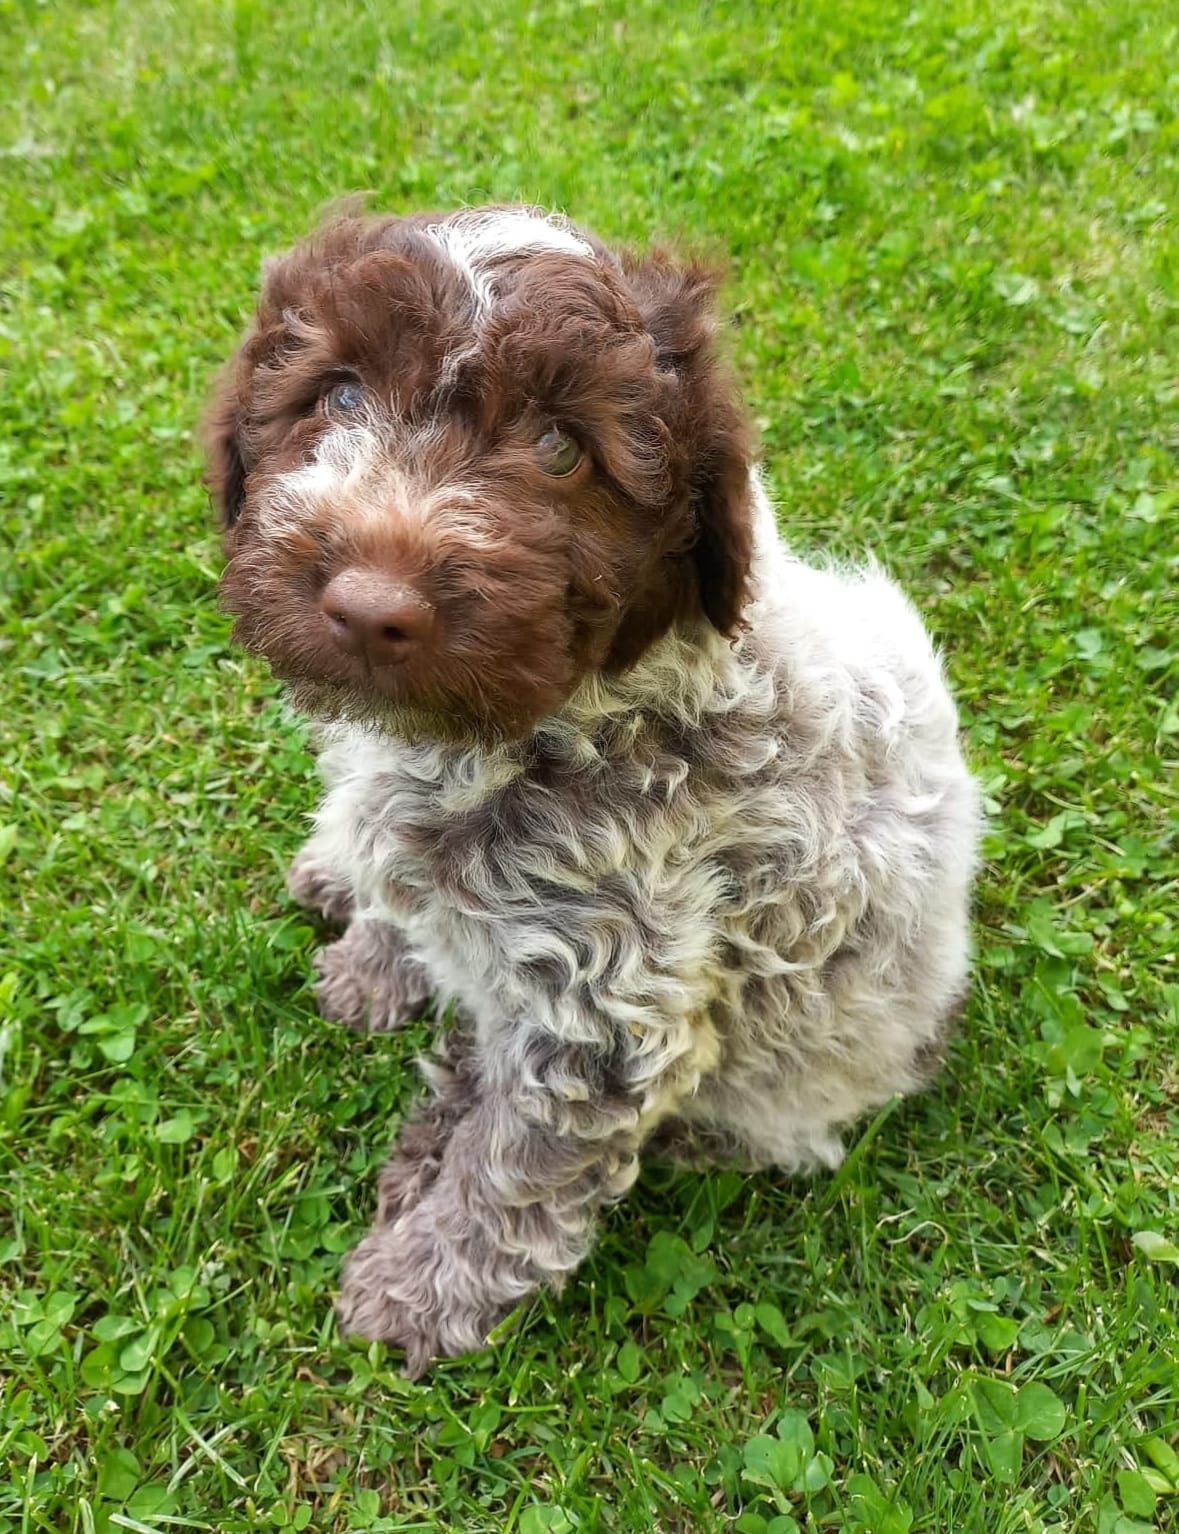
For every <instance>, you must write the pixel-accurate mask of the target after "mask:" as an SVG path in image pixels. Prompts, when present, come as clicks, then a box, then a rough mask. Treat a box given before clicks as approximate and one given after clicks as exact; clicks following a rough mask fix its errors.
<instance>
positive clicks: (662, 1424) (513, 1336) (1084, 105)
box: [0, 0, 1179, 1534]
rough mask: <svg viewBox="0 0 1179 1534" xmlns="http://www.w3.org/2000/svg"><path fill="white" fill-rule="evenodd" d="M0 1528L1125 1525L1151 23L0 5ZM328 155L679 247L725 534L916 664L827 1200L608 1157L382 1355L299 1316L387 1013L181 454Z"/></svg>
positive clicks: (1145, 1101)
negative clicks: (920, 835)
mask: <svg viewBox="0 0 1179 1534" xmlns="http://www.w3.org/2000/svg"><path fill="white" fill-rule="evenodd" d="M0 39H2V42H3V46H2V48H0V360H2V368H3V372H4V374H5V377H4V381H3V388H2V392H0V526H2V529H3V544H2V547H3V548H4V550H5V552H4V554H3V559H2V567H0V582H2V588H0V589H2V591H3V606H2V609H0V646H2V663H3V708H2V716H0V760H2V763H3V770H2V774H0V778H2V783H0V861H2V863H3V867H2V869H0V884H2V891H0V901H2V909H3V916H4V935H3V951H2V956H0V1159H2V1164H3V1187H4V1191H5V1200H4V1203H5V1206H6V1210H5V1213H6V1218H5V1219H4V1222H3V1225H2V1226H0V1259H2V1264H0V1292H2V1294H3V1305H2V1308H0V1373H2V1384H0V1388H2V1392H3V1404H2V1411H0V1450H2V1453H0V1464H3V1463H5V1462H6V1463H7V1466H8V1470H7V1472H6V1473H5V1472H4V1471H2V1470H0V1476H4V1475H5V1474H6V1478H5V1479H4V1481H3V1484H2V1485H0V1534H4V1531H17V1530H19V1531H21V1534H26V1531H34V1530H47V1531H53V1534H74V1531H78V1534H106V1531H108V1530H112V1529H130V1530H138V1531H140V1534H142V1531H161V1534H171V1531H182V1530H187V1529H203V1530H215V1531H218V1534H231V1531H238V1530H242V1531H245V1530H250V1531H253V1530H266V1529H276V1530H281V1529H288V1528H289V1529H310V1530H314V1531H322V1534H336V1531H344V1530H354V1529H356V1530H359V1529H370V1530H380V1531H388V1534H392V1531H401V1530H405V1531H408V1530H427V1529H444V1530H451V1529H454V1530H462V1531H472V1534H481V1531H500V1530H505V1531H519V1534H541V1531H552V1534H572V1531H574V1530H576V1531H592V1530H599V1529H600V1530H608V1531H615V1530H617V1531H624V1534H630V1531H643V1530H656V1531H660V1534H671V1531H685V1534H710V1531H713V1530H721V1529H733V1530H736V1531H739V1534H794V1531H796V1530H802V1529H807V1530H820V1529H823V1530H846V1531H849V1534H857V1531H863V1534H905V1531H910V1530H911V1531H914V1534H916V1531H938V1534H973V1531H978V1534H1009V1531H1010V1534H1015V1531H1021V1534H1022V1531H1029V1534H1035V1531H1040V1534H1049V1531H1058V1534H1074V1531H1076V1534H1132V1531H1146V1530H1150V1529H1159V1530H1162V1529H1165V1528H1171V1527H1174V1526H1175V1522H1176V1520H1177V1519H1179V1323H1177V1320H1176V1296H1177V1292H1179V1291H1177V1287H1176V1281H1177V1278H1179V1266H1177V1263H1179V1075H1177V1069H1176V1042H1177V1038H1179V985H1177V984H1176V964H1175V954H1176V942H1177V939H1176V916H1177V910H1179V859H1177V856H1176V853H1177V849H1176V820H1177V817H1176V797H1177V792H1176V776H1175V774H1174V764H1175V758H1176V755H1177V753H1179V704H1177V702H1176V694H1175V690H1174V683H1175V671H1176V655H1177V645H1179V638H1177V635H1179V611H1177V606H1176V601H1175V583H1176V575H1177V572H1176V568H1175V564H1176V542H1177V540H1176V527H1177V524H1179V517H1177V516H1176V510H1177V508H1179V495H1177V485H1176V475H1175V458H1174V452H1175V448H1176V424H1175V423H1176V419H1177V412H1179V326H1177V323H1176V321H1177V312H1176V310H1177V297H1176V295H1177V292H1179V282H1177V278H1179V255H1177V245H1176V236H1175V225H1174V222H1173V214H1174V208H1175V203H1174V196H1175V192H1176V189H1177V188H1179V129H1177V125H1176V116H1177V114H1176V107H1177V105H1179V76H1177V75H1176V73H1175V60H1176V58H1179V15H1177V13H1176V11H1175V9H1174V6H1173V3H1172V0H1135V3H1133V4H1129V3H1124V0H1108V3H1099V0H1094V3H1085V0H1073V3H1068V0H940V3H934V0H830V3H827V4H817V3H814V0H811V3H805V4H804V3H800V0H778V3H752V0H730V3H726V4H720V3H717V4H713V5H700V6H698V7H688V6H686V5H684V6H676V5H672V4H668V3H663V4H659V3H654V0H628V3H626V4H622V3H613V0H602V3H590V0H587V3H575V0H549V3H546V4H532V3H528V0H488V3H486V4H484V5H482V6H480V7H474V6H472V5H470V4H462V5H460V4H457V3H453V0H437V3H431V0H417V3H411V0H400V3H384V4H382V3H380V0H369V3H366V4H362V5H348V4H340V5H336V6H332V7H329V6H326V5H318V4H314V3H312V0H284V3H283V4H281V5H278V4H271V5H265V4H260V3H240V4H232V5H231V4H228V3H218V4H213V3H209V0H188V3H185V4H169V3H167V0H141V3H137V4H129V3H122V4H120V3H110V0H91V3H84V0H63V3H54V4H48V3H35V0H0ZM357 188H369V189H371V190H372V191H373V193H374V197H375V201H376V203H377V204H378V205H379V206H381V207H388V208H393V209H409V208H412V207H420V206H446V205H453V204H456V203H460V202H463V201H478V200H483V199H512V198H518V197H519V198H525V199H529V200H534V201H537V202H540V203H543V204H546V205H552V206H557V207H561V208H565V209H567V210H568V211H569V212H571V213H572V214H573V215H574V216H575V217H577V218H578V219H580V220H582V221H584V222H585V223H587V224H589V225H591V226H593V227H595V228H597V229H598V230H599V231H600V232H601V233H602V234H603V235H605V236H606V237H608V238H611V239H615V240H624V241H634V242H642V241H644V240H646V239H647V238H648V237H650V236H651V235H652V234H653V233H658V234H659V235H661V236H663V237H665V238H670V239H673V240H676V241H679V242H681V243H684V244H689V245H693V246H697V247H702V248H703V249H705V250H706V251H709V252H712V253H714V254H716V255H719V256H721V257H723V258H724V259H725V260H726V261H727V262H728V264H729V269H730V272H731V280H730V283H729V286H728V290H727V301H728V303H729V305H730V307H731V309H732V311H733V314H734V318H735V324H734V328H733V335H732V349H733V354H734V357H735V360H736V363H737V366H738V368H739V371H740V374H741V376H742V378H743V380H744V382H745V385H746V388H747V390H748V394H749V397H750V399H751V401H752V402H753V405H754V408H755V411H756V414H757V417H758V420H759V422H760V426H761V430H762V434H763V441H764V452H765V461H766V465H767V470H768V476H769V479H770V481H771V484H772V486H773V488H774V490H775V492H776V494H777V496H778V498H779V500H780V505H781V515H782V519H783V525H784V526H785V527H786V528H787V529H788V531H789V534H790V536H791V538H792V539H793V540H794V542H795V543H796V544H797V545H798V546H799V547H801V548H804V549H835V550H836V551H838V552H840V553H841V554H856V553H858V552H862V551H864V550H868V549H871V550H873V551H874V552H875V554H876V555H877V556H878V557H879V558H880V559H882V560H883V561H884V562H885V563H886V564H887V565H888V566H889V567H890V568H891V569H892V570H893V571H895V572H896V574H897V575H898V576H899V577H900V579H901V580H902V581H903V582H904V583H905V585H906V586H907V587H908V589H909V590H910V591H911V592H912V594H913V595H914V597H915V598H916V600H917V602H918V603H919V605H920V606H921V608H922V609H923V611H924V612H925V613H926V614H927V615H928V618H929V621H930V624H931V626H932V628H933V629H934V631H935V633H936V634H937V637H938V639H939V642H940V643H941V644H942V645H943V646H944V649H945V653H946V660H947V666H948V670H949V673H950V675H951V677H952V680H953V683H954V686H955V688H956V691H957V694H958V697H959V698H960V700H961V704H962V711H963V717H964V721H965V725H966V730H967V734H968V741H969V749H970V752H971V756H972V760H973V762H974V763H975V765H976V768H977V772H978V775H979V777H980V779H981V781H982V783H983V785H984V790H985V796H986V800H987V805H988V809H989V812H990V815H991V825H990V831H989V834H988V839H987V843H986V862H985V869H984V873H983V877H982V880H981V884H980V889H979V894H978V902H977V947H978V953H977V965H976V980H975V986H974V991H973V996H972V1000H971V1003H970V1007H969V1010H968V1013H967V1017H966V1020H965V1025H964V1027H963V1030H962V1032H961V1034H960V1036H959V1038H958V1040H957V1042H956V1044H955V1047H954V1048H953V1051H952V1053H951V1056H950V1060H949V1064H948V1068H947V1070H946V1073H945V1075H944V1076H943V1078H942V1080H941V1081H940V1082H939V1083H938V1085H937V1086H936V1087H935V1088H934V1089H933V1090H932V1091H930V1092H929V1093H928V1094H927V1095H926V1096H924V1097H922V1098H920V1099H917V1100H914V1101H912V1102H909V1103H906V1104H905V1105H903V1106H900V1107H897V1108H896V1109H895V1110H894V1111H892V1112H886V1113H884V1114H883V1115H881V1116H880V1117H879V1118H878V1119H877V1120H876V1121H875V1122H874V1123H873V1124H871V1125H870V1126H866V1127H865V1129H864V1131H863V1133H862V1134H861V1137H860V1138H859V1140H858V1142H857V1143H856V1144H855V1147H854V1149H853V1150H852V1153H851V1155H850V1157H849V1159H848V1161H847V1163H846V1164H845V1166H844V1167H843V1169H842V1170H841V1171H840V1172H839V1173H838V1174H836V1175H835V1176H829V1175H828V1176H822V1177H815V1178H814V1179H813V1180H806V1179H803V1180H795V1181H789V1180H786V1179H784V1178H782V1177H777V1176H760V1177H755V1178H742V1177H739V1176H737V1175H736V1174H733V1173H722V1174H717V1175H713V1176H710V1177H689V1176H672V1175H671V1174H670V1173H669V1172H667V1171H664V1170H661V1169H658V1168H652V1169H651V1170H650V1171H648V1172H647V1173H645V1175H644V1178H643V1180H642V1182H641V1183H640V1185H639V1187H638V1189H637V1190H636V1192H635V1194H634V1195H633V1196H632V1197H631V1198H630V1199H629V1200H628V1201H627V1202H626V1203H625V1204H623V1205H622V1206H620V1207H619V1208H617V1209H615V1210H613V1211H612V1212H611V1213H610V1215H609V1217H608V1218H607V1219H606V1221H605V1222H604V1230H603V1236H602V1240H601V1243H600V1245H599V1247H598V1249H597V1252H596V1254H595V1255H594V1257H593V1258H592V1260H591V1261H590V1262H589V1263H588V1264H587V1265H586V1267H585V1268H584V1270H583V1271H582V1272H581V1273H580V1274H579V1275H578V1276H577V1278H576V1280H575V1281H574V1282H572V1283H571V1284H570V1286H569V1288H568V1289H567V1291H566V1292H565V1294H564V1295H563V1296H562V1297H561V1298H560V1299H559V1300H554V1301H544V1300H541V1301H537V1302H536V1303H535V1304H534V1305H533V1306H532V1307H531V1308H530V1309H529V1310H528V1311H527V1312H526V1313H525V1314H524V1315H523V1316H521V1317H520V1318H518V1321H517V1323H516V1325H515V1327H514V1329H511V1330H510V1334H509V1335H507V1336H505V1337H504V1338H503V1339H502V1340H501V1341H499V1342H498V1344H497V1345H496V1346H495V1347H494V1348H493V1349H489V1350H488V1351H486V1352H484V1353H482V1354H480V1355H478V1356H476V1357H473V1358H469V1359H463V1360H458V1361H452V1362H448V1363H446V1364H443V1365H441V1366H439V1367H438V1368H436V1369H435V1370H434V1372H433V1373H432V1374H431V1375H430V1376H428V1377H427V1378H426V1379H425V1380H424V1381H422V1382H420V1383H418V1384H410V1383H408V1382H406V1381H405V1380H404V1379H403V1378H402V1377H401V1375H400V1373H399V1360H398V1358H397V1356H396V1355H395V1354H386V1353H384V1352H383V1351H382V1350H381V1349H380V1348H377V1347H373V1348H371V1349H365V1348H362V1347H358V1346H349V1345H347V1344H344V1343H341V1342H340V1341H339V1339H338V1338H337V1336H336V1333H335V1329H334V1323H333V1320H332V1312H331V1294H332V1290H333V1285H334V1282H335V1278H336V1274H337V1272H338V1266H339V1262H340V1258H341V1254H342V1253H343V1252H344V1251H345V1250H346V1249H347V1248H348V1246H350V1245H351V1243H352V1242H353V1241H354V1240H355V1239H356V1237H357V1236H358V1235H359V1234H360V1232H361V1231H362V1229H363V1228H364V1225H365V1222H366V1218H367V1215H368V1213H369V1211H370V1208H371V1206H372V1201H373V1195H374V1188H373V1176H372V1174H373V1170H374V1168H375V1167H376V1165H377V1164H378V1163H379V1162H380V1160H381V1159H382V1156H383V1153H384V1150H385V1148H386V1145H387V1143H388V1140H389V1138H390V1135H391V1133H392V1132H393V1131H394V1130H395V1129H396V1127H397V1124H398V1122H399V1121H400V1118H401V1116H402V1114H403V1113H404V1111H405V1109H406V1106H407V1104H408V1102H409V1101H410V1100H411V1098H412V1097H413V1095H414V1093H415V1092H416V1090H417V1086H416V1077H415V1071H414V1067H413V1063H412V1062H413V1057H414V1055H415V1054H416V1053H417V1052H418V1051H420V1050H421V1049H422V1048H423V1047H424V1046H425V1044H426V1042H427V1034H426V1032H425V1030H424V1029H423V1028H418V1029H411V1030H410V1031H409V1032H408V1033H407V1034H404V1035H400V1036H395V1037H392V1038H388V1037H386V1038H375V1039H371V1040H369V1039H360V1040H358V1039H356V1038H353V1037H352V1036H350V1035H346V1034H344V1033H343V1032H342V1031H340V1030H337V1029H335V1028H333V1027H331V1026H329V1025H327V1024H325V1023H323V1022H321V1021H320V1020H319V1019H318V1018H317V1017H316V1015H315V1010H314V1006H313V1003H312V997H311V993H310V990H309V987H308V976H309V961H310V955H311V952H312V950H313V948H314V946H315V943H316V941H317V936H318V935H317V934H316V933H315V932H313V931H312V930H311V928H310V927H309V925H308V923H307V920H306V918H305V917H304V916H303V915H302V914H301V913H299V912H298V911H296V910H295V909H294V908H293V907H292V906H291V905H290V904H289V903H288V901H287V900H286V898H285V896H284V894H283V874H284V870H285V865H286V863H287V862H288V860H289V858H290V856H291V854H292V853H293V851H294V850H295V848H296V846H297V845H298V843H299V841H300V838H301V836H302V835H303V833H304V830H305V826H306V817H307V814H308V812H309V811H310V810H311V808H312V807H313V803H314V799H315V794H316V785H315V780H314V776H313V771H312V764H311V759H310V757H309V755H308V752H307V750H306V747H305V744H304V742H303V739H302V737H301V735H300V733H299V731H298V729H297V727H296V726H295V725H294V724H293V723H292V722H291V721H290V720H288V719H287V718H286V717H284V714H283V712H282V709H281V706H280V702H279V699H278V697H277V694H276V691H275V688H274V686H273V685H272V683H271V682H270V681H269V680H268V678H267V677H266V676H265V674H264V673H263V671H262V670H261V668H260V667H258V666H255V665H253V664H252V663H247V662H246V661H245V660H243V659H242V657H240V656H239V655H238V654H236V653H235V652H234V650H233V649H232V648H231V647H230V645H229V642H228V623H227V621H226V620H225V618H224V617H223V616H222V615H221V614H220V613H219V611H218V608H217V603H216V598H215V590H214V587H215V580H216V574H217V567H218V558H219V555H218V549H217V544H216V540H215V537H214V535H213V533H212V530H211V517H210V513H209V509H208V505H207V499H206V496H205V494H204V492H203V490H202V489H201V486H200V483H199V460H198V455H197V451H196V448H195V445H194V433H193V426H194V420H195V418H196V415H197V413H198V411H199V407H200V404H201V401H202V397H203V395H204V392H205V390H206V387H207V384H208V381H209V378H210V376H211V373H212V371H213V370H214V368H215V367H216V366H217V364H218V363H219V362H220V360H221V359H222V358H223V357H224V356H225V355H226V353H227V352H228V349H229V347H230V346H231V344H232V342H233V339H234V337H235V335H236V333H237V332H238V330H239V327H240V325H241V323H242V321H243V318H244V316H245V314H246V312H247V307H248V304H249V302H250V297H251V293H252V290H253V287H254V284H255V282H256V279H257V275H258V271H259V267H260V263H261V261H262V259H263V257H264V256H265V255H266V254H267V253H269V252H272V251H275V250H277V249H279V248H281V247H282V246H283V245H284V244H286V243H287V242H289V241H290V240H291V239H292V238H293V237H295V236H296V235H297V234H299V233H300V232H301V231H303V230H305V229H306V228H307V226H308V224H309V223H310V222H311V221H312V219H313V218H314V216H315V213H316V210H317V209H318V208H320V207H321V206H322V205H323V204H324V203H325V202H326V201H327V200H329V199H331V198H333V197H335V196H338V195H339V194H341V193H343V192H347V191H351V190H353V189H357Z"/></svg>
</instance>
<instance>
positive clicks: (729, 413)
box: [623, 252, 753, 634]
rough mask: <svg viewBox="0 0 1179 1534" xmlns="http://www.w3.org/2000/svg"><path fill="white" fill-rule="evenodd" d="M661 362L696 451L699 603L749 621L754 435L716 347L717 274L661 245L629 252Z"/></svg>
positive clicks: (730, 622)
mask: <svg viewBox="0 0 1179 1534" xmlns="http://www.w3.org/2000/svg"><path fill="white" fill-rule="evenodd" d="M623 269H624V271H625V272H626V276H627V280H628V281H629V283H630V286H631V290H632V292H633V293H634V295H635V299H636V301H637V303H638V306H639V312H640V313H641V315H642V317H643V323H644V325H645V326H646V328H647V330H648V332H649V333H650V334H651V336H653V338H654V340H655V346H656V350H657V354H658V365H659V367H660V368H662V369H665V370H670V371H672V372H674V373H675V374H676V377H677V378H678V380H679V384H680V397H681V411H680V416H679V419H678V420H677V421H675V422H668V425H669V426H670V427H672V429H673V431H674V433H675V434H676V436H677V437H678V438H679V440H680V442H681V444H682V445H683V446H684V447H685V449H686V451H687V453H688V455H689V457H690V461H691V463H690V471H689V474H690V477H689V496H690V499H691V503H692V511H693V515H694V517H695V521H696V536H695V542H694V544H693V550H692V557H693V560H694V562H695V567H696V577H697V583H698V587H699V592H700V605H701V607H702V608H703V609H704V613H705V616H706V617H707V618H708V620H709V622H710V623H711V624H712V625H713V627H714V628H716V629H719V630H720V632H721V633H722V634H733V633H735V632H736V630H737V628H738V627H739V625H740V620H741V613H742V610H743V608H744V606H745V602H746V598H747V595H748V588H749V572H750V565H751V562H752V557H753V497H752V489H751V485H750V471H751V467H752V460H753V440H752V431H751V428H750V424H749V420H748V417H747V416H746V414H745V411H744V409H743V407H742V405H741V402H740V397H739V395H738V393H737V388H736V384H735V383H734V380H733V378H732V376H731V375H730V373H729V371H728V369H727V367H726V366H725V365H724V363H723V362H721V361H720V360H719V359H718V357H717V356H716V353H715V348H714V345H713V342H714V337H715V335H716V331H717V320H716V314H715V309H714V298H715V294H716V289H717V285H718V281H719V276H718V273H717V272H715V271H714V270H711V269H709V268H707V267H702V266H697V265H693V264H688V265H681V264H678V263H677V262H675V261H673V260H672V259H671V258H670V257H669V256H666V255H664V254H663V253H662V252H654V253H653V254H652V255H650V256H648V257H645V258H643V259H641V260H630V261H628V260H626V259H624V261H623Z"/></svg>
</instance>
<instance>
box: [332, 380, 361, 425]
mask: <svg viewBox="0 0 1179 1534" xmlns="http://www.w3.org/2000/svg"><path fill="white" fill-rule="evenodd" d="M363 405H364V390H363V389H362V388H361V386H360V385H359V384H358V383H354V382H352V381H351V380H350V379H346V380H345V381H344V382H343V383H338V384H333V385H332V386H331V388H330V389H329V390H328V391H327V393H326V394H325V395H324V396H323V409H324V414H325V415H328V416H334V417H336V418H337V419H340V418H342V417H344V416H349V415H355V414H356V412H357V411H358V410H360V409H361V408H362V407H363Z"/></svg>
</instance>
